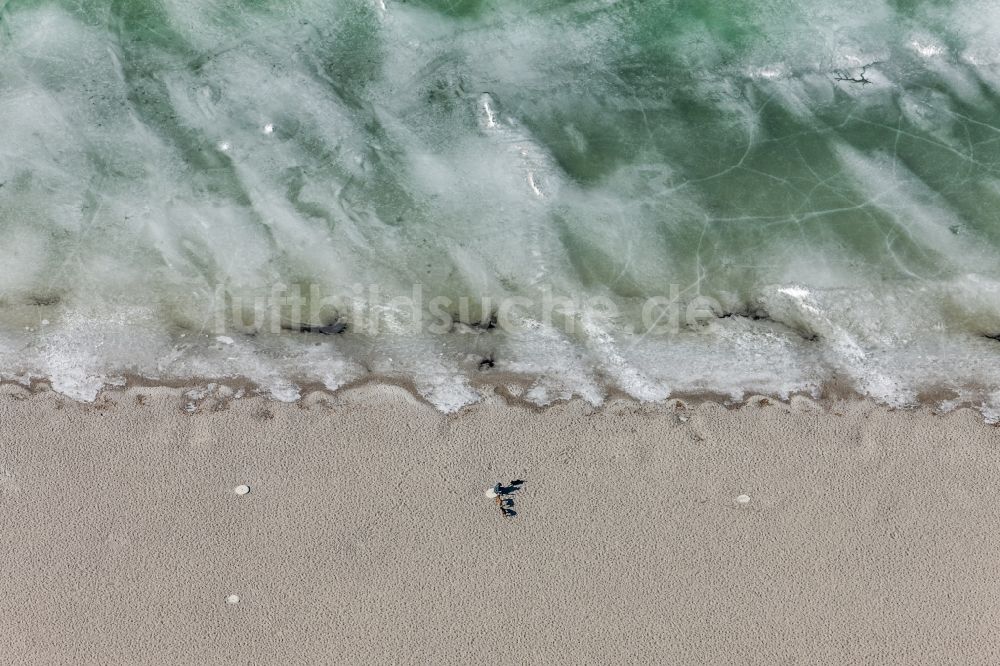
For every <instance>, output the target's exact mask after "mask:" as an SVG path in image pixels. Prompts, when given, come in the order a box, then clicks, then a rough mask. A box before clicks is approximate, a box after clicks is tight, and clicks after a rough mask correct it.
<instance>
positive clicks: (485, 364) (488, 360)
mask: <svg viewBox="0 0 1000 666" xmlns="http://www.w3.org/2000/svg"><path fill="white" fill-rule="evenodd" d="M495 365H496V361H494V360H493V354H490V355H489V356H487V357H485V358H483V360H481V361H480V362H479V370H480V371H482V370H489V369H490V368H492V367H493V366H495Z"/></svg>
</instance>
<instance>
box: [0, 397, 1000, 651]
mask: <svg viewBox="0 0 1000 666" xmlns="http://www.w3.org/2000/svg"><path fill="white" fill-rule="evenodd" d="M185 404H186V402H185V398H184V397H183V395H182V392H181V391H180V390H179V389H171V388H149V387H135V388H129V389H127V390H121V391H112V392H108V393H105V394H104V395H103V396H102V397H101V398H100V399H99V400H98V402H97V403H95V404H93V405H86V404H81V403H75V402H72V401H69V400H67V399H65V398H63V397H61V396H59V395H57V394H54V393H52V392H50V391H45V390H41V391H35V392H29V391H27V390H25V389H23V388H20V387H16V386H4V387H3V389H2V392H0V425H2V429H0V527H2V532H3V535H4V540H3V546H2V549H0V553H2V555H0V570H2V572H3V573H2V574H0V626H2V629H0V661H2V662H3V663H10V664H15V663H17V664H51V663H95V664H96V663H101V664H117V663H203V664H204V663H258V664H270V663H274V664H277V663H302V664H305V663H512V664H513V663H539V664H541V663H566V664H569V663H692V664H694V663H738V664H751V663H761V664H764V663H768V664H771V663H812V664H816V663H828V664H845V663H862V662H863V663H907V664H914V663H947V662H953V663H997V662H998V661H1000V634H998V633H997V631H996V627H997V623H998V622H1000V605H998V602H1000V558H998V557H997V553H998V551H1000V502H998V494H997V490H998V489H1000V429H997V428H996V427H993V426H990V425H987V424H984V423H983V421H982V418H981V417H980V416H979V415H978V414H976V413H974V412H972V411H970V410H959V411H956V412H953V413H949V414H944V415H936V414H934V413H932V412H931V411H929V410H912V411H891V410H888V409H885V408H881V407H876V406H874V405H872V404H870V403H866V402H861V401H844V402H827V403H815V402H812V401H809V400H805V399H796V400H793V401H792V403H791V404H779V403H776V402H773V401H764V403H761V402H759V401H753V400H752V401H750V403H749V404H746V405H744V406H742V407H740V408H738V409H727V408H724V407H722V406H720V405H718V404H714V403H705V404H701V405H698V406H694V405H692V406H689V407H688V408H686V409H681V408H679V406H678V405H676V404H672V405H667V406H657V407H651V406H643V405H639V404H636V403H632V402H627V401H616V402H612V403H610V404H608V405H606V406H604V407H602V408H600V409H594V408H592V407H589V406H587V405H585V404H583V403H579V402H570V403H566V404H561V405H557V406H554V407H551V408H548V409H545V410H532V409H528V408H525V407H520V406H511V405H509V404H507V403H506V402H504V401H503V400H501V399H499V398H494V399H490V400H488V401H487V402H485V403H483V404H480V405H478V406H475V407H472V408H469V409H466V410H464V411H462V412H460V413H459V414H457V415H452V416H444V415H441V414H440V413H438V412H436V411H434V410H433V409H432V408H430V407H429V406H427V405H425V404H423V403H420V402H418V401H417V400H415V399H414V398H413V397H412V396H410V395H409V394H408V393H406V391H404V390H403V389H400V388H396V387H391V386H381V385H372V386H366V387H361V388H357V389H353V390H349V391H345V392H341V393H338V394H334V395H330V394H324V393H314V394H311V395H309V396H307V397H306V398H305V399H304V400H303V401H302V402H301V403H299V404H291V405H288V404H279V403H275V402H270V401H266V400H263V399H259V398H247V399H242V400H234V401H231V402H228V403H225V402H214V401H212V400H205V401H202V402H200V403H199V404H198V405H197V409H196V410H195V412H194V413H186V411H185V409H184V407H185ZM514 479H523V480H524V481H525V483H524V485H523V487H522V488H521V489H520V490H519V491H518V492H516V493H514V494H513V496H512V497H511V499H513V501H514V504H513V506H512V507H511V508H512V509H514V510H515V511H516V513H517V515H516V516H514V517H512V518H504V517H502V516H501V515H500V512H499V511H498V509H497V506H496V505H495V504H494V503H493V502H492V501H491V500H490V499H488V498H486V497H484V490H485V489H486V488H488V487H490V486H492V485H493V484H494V483H496V482H498V481H501V482H504V483H506V482H508V481H511V480H514ZM244 484H245V485H247V486H249V488H250V492H249V493H248V494H245V495H239V494H237V493H236V492H235V491H234V489H235V488H236V487H237V486H240V485H244ZM741 495H742V496H745V497H743V498H741V499H742V500H744V501H742V502H741V501H738V500H737V498H738V497H740V496H741ZM747 499H748V501H747ZM230 595H236V596H238V597H239V601H238V603H227V597H230ZM233 600H234V599H230V601H233Z"/></svg>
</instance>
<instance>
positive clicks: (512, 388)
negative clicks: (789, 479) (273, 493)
mask: <svg viewBox="0 0 1000 666" xmlns="http://www.w3.org/2000/svg"><path fill="white" fill-rule="evenodd" d="M474 380H475V381H472V382H470V387H471V388H472V389H473V390H475V391H476V392H477V393H479V394H480V399H479V400H478V401H477V402H473V403H470V404H467V405H464V406H462V407H460V408H459V409H457V410H455V411H451V412H445V411H442V410H440V409H439V408H438V407H437V406H436V405H434V404H433V403H432V402H431V401H430V400H429V399H428V398H427V397H425V396H424V395H422V394H421V392H420V390H419V389H418V387H417V386H416V384H415V383H414V382H413V381H412V380H410V379H409V378H406V377H399V376H393V375H380V374H376V373H372V374H369V375H365V376H363V377H359V378H357V379H354V380H351V381H348V382H345V383H344V384H342V385H340V386H338V387H337V388H334V389H331V388H329V387H327V386H326V385H324V384H323V383H321V382H317V381H301V382H292V384H293V385H294V386H295V387H296V388H297V391H298V397H297V398H296V399H295V400H282V399H279V398H276V397H274V396H272V395H270V394H269V389H268V388H266V387H265V386H263V385H261V384H260V383H258V382H255V381H253V380H251V379H249V378H246V377H221V378H218V377H216V378H210V377H191V378H184V379H154V378H149V377H144V376H141V375H134V374H125V375H123V376H122V380H121V382H115V381H111V382H109V383H106V384H105V385H104V386H103V387H102V388H101V390H100V391H99V392H98V393H97V396H96V398H95V399H94V400H93V401H91V402H87V401H82V400H77V399H75V398H73V397H71V396H66V395H64V394H62V393H59V392H58V391H56V390H55V389H53V388H52V384H51V381H50V380H49V379H47V378H32V379H31V380H30V381H28V382H23V381H19V380H14V379H0V390H2V389H3V388H4V387H15V388H20V389H24V390H26V391H27V392H28V393H30V394H32V395H35V394H44V393H47V392H52V393H54V394H55V395H57V396H60V397H62V398H64V399H66V400H69V401H72V402H76V403H79V404H84V405H85V404H94V403H96V402H99V401H101V400H102V399H103V398H104V396H106V395H108V394H113V393H115V392H121V391H127V390H131V389H141V388H146V389H171V390H176V391H178V392H179V395H180V396H181V397H183V395H184V394H185V393H188V392H191V391H202V390H205V389H206V388H208V387H210V386H211V387H216V391H215V392H216V394H215V395H213V396H212V397H213V398H214V400H215V401H216V402H221V403H228V402H230V401H231V400H244V399H249V398H260V399H263V400H267V401H269V402H275V403H279V404H290V405H295V404H298V403H301V402H302V401H304V400H306V399H307V398H310V399H311V398H312V397H313V396H314V395H315V396H321V397H325V398H329V399H334V400H336V399H338V396H339V395H341V394H343V393H345V392H351V391H357V390H359V389H364V388H367V387H377V386H389V387H395V388H399V389H402V390H403V391H405V392H406V393H408V394H409V395H410V396H411V397H412V398H413V399H414V400H416V401H417V402H419V403H421V404H423V405H425V406H427V407H429V408H431V409H433V410H435V411H436V412H438V413H441V414H443V415H452V414H459V413H461V412H463V411H466V410H468V409H474V408H476V406H477V405H481V404H483V402H485V401H489V400H491V399H494V398H499V399H501V400H502V401H503V402H504V403H505V404H507V405H508V406H510V407H519V408H522V409H526V410H529V411H532V412H535V413H544V412H545V411H546V410H548V409H551V408H553V407H556V406H559V405H565V404H568V403H572V402H577V401H579V402H583V403H585V404H587V405H589V406H590V407H591V408H593V409H596V410H600V409H601V408H603V407H604V406H605V405H607V404H609V403H612V402H619V401H624V402H632V403H635V404H636V405H641V406H644V407H648V408H652V409H673V408H674V406H676V405H677V404H680V405H681V406H682V407H681V408H682V409H683V408H687V407H691V406H698V405H702V404H705V403H713V404H717V405H719V406H721V407H724V408H725V409H730V410H738V409H741V408H742V407H745V406H748V405H751V404H755V403H757V402H760V401H761V400H765V401H769V402H775V403H778V404H784V405H790V404H791V403H792V402H793V401H795V400H806V401H810V402H814V403H816V404H818V405H830V404H834V403H843V402H869V403H871V404H872V405H875V406H877V407H880V408H884V409H887V410H902V411H913V410H920V409H930V410H931V411H933V412H935V413H939V414H947V413H951V412H954V411H956V410H963V409H968V410H973V411H976V412H978V413H980V415H981V417H982V418H983V419H984V421H985V422H986V423H987V424H996V423H998V422H1000V416H998V419H997V420H994V419H991V418H989V417H988V416H987V415H986V414H984V413H983V409H985V405H983V404H976V403H975V402H973V401H971V400H961V401H957V399H958V398H959V397H960V394H959V393H958V391H957V390H956V389H955V388H954V387H947V386H940V387H936V388H928V389H924V390H921V391H920V392H919V393H918V394H917V400H916V401H915V402H913V403H908V404H903V405H892V404H888V403H886V402H884V401H880V400H877V399H875V398H873V397H872V396H870V395H867V394H865V393H863V392H861V391H859V390H858V389H856V388H854V387H853V386H851V385H849V384H848V383H846V382H843V381H840V380H831V381H828V382H824V383H823V384H822V385H820V386H819V387H818V388H817V389H816V390H814V391H793V392H791V393H789V394H788V395H787V396H785V397H783V396H780V395H775V394H773V393H767V392H754V391H746V392H745V393H744V394H743V397H741V398H739V399H737V398H734V397H733V396H732V395H728V394H725V393H720V392H717V391H703V392H685V391H678V392H673V393H671V394H670V395H669V396H668V397H666V398H665V399H663V400H655V401H646V400H640V399H638V398H636V397H634V396H632V395H630V394H629V393H627V392H625V391H623V390H622V389H620V388H617V387H613V386H610V385H607V384H606V385H605V386H604V390H605V393H604V395H603V400H602V401H601V402H600V403H598V404H593V403H591V402H590V401H588V400H585V399H584V398H583V397H582V396H580V395H577V394H573V395H571V396H570V397H558V398H554V399H552V400H551V401H549V402H547V403H545V404H539V403H537V402H533V401H532V400H529V399H527V398H525V397H523V396H524V393H525V392H526V391H527V389H528V388H529V387H530V386H531V385H532V383H533V381H534V378H533V377H531V376H526V375H518V374H513V373H491V375H490V376H489V377H482V378H474ZM963 388H966V389H967V390H974V391H980V392H983V393H986V392H987V391H988V389H987V388H986V387H982V386H976V387H963ZM219 389H222V391H221V393H220V392H219ZM945 403H951V404H949V405H948V406H947V407H944V404H945Z"/></svg>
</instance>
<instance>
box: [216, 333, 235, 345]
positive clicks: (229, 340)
mask: <svg viewBox="0 0 1000 666" xmlns="http://www.w3.org/2000/svg"><path fill="white" fill-rule="evenodd" d="M215 339H216V340H218V341H219V342H221V343H222V344H224V345H231V344H233V343H234V342H236V341H235V340H233V339H232V338H231V337H229V336H228V335H217V336H215Z"/></svg>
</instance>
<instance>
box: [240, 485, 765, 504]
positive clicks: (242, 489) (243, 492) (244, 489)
mask: <svg viewBox="0 0 1000 666" xmlns="http://www.w3.org/2000/svg"><path fill="white" fill-rule="evenodd" d="M233 492H235V493H236V494H237V495H246V494H248V493H249V492H250V486H236V489H235V490H234V491H233ZM748 501H749V500H748Z"/></svg>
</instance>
